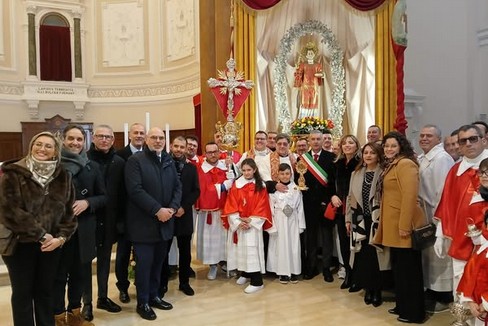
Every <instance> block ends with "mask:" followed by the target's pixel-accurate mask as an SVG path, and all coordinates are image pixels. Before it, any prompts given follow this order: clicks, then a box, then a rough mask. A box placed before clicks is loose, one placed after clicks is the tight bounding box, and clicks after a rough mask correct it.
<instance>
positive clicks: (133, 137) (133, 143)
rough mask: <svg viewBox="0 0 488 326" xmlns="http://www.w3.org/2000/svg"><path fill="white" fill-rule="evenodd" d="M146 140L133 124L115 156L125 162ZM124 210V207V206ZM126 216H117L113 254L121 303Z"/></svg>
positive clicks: (127, 246) (125, 282) (125, 283)
mask: <svg viewBox="0 0 488 326" xmlns="http://www.w3.org/2000/svg"><path fill="white" fill-rule="evenodd" d="M145 139H146V128H145V127H144V125H143V124H142V123H138V122H136V123H133V124H132V125H131V126H130V129H129V141H130V142H129V144H128V145H127V146H125V147H124V148H122V149H120V150H118V151H117V152H116V154H117V155H118V156H120V157H122V158H123V159H124V161H127V160H128V159H129V157H131V156H132V155H133V154H135V153H140V152H142V148H143V147H144V142H145ZM124 191H125V188H124ZM124 208H125V206H124ZM125 222H126V216H125V214H124V215H120V216H117V222H116V223H117V224H116V229H117V252H116V254H115V277H116V278H117V283H116V286H117V288H118V289H119V300H120V302H122V303H129V302H130V297H129V292H128V291H129V285H130V282H129V273H128V267H129V263H130V254H131V251H132V243H131V242H130V241H129V239H128V237H127V230H126V225H125Z"/></svg>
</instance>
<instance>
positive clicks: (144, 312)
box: [136, 303, 157, 320]
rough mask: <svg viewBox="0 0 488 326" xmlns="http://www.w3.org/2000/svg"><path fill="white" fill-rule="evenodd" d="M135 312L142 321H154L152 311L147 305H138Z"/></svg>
mask: <svg viewBox="0 0 488 326" xmlns="http://www.w3.org/2000/svg"><path fill="white" fill-rule="evenodd" d="M136 311H137V313H138V314H139V316H141V318H142V319H146V320H154V319H156V317H157V316H156V314H155V313H154V310H152V308H151V307H150V306H149V305H148V304H147V303H144V304H138V305H137V308H136Z"/></svg>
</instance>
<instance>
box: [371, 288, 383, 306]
mask: <svg viewBox="0 0 488 326" xmlns="http://www.w3.org/2000/svg"><path fill="white" fill-rule="evenodd" d="M371 304H372V305H373V307H379V306H381V305H382V304H383V298H382V297H381V291H373V297H372V298H371Z"/></svg>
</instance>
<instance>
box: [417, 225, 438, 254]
mask: <svg viewBox="0 0 488 326" xmlns="http://www.w3.org/2000/svg"><path fill="white" fill-rule="evenodd" d="M435 231H436V226H435V224H434V223H429V224H427V225H424V226H422V227H420V228H417V229H413V230H412V249H414V250H424V249H427V248H429V247H432V246H433V245H434V242H435V240H436V236H435Z"/></svg>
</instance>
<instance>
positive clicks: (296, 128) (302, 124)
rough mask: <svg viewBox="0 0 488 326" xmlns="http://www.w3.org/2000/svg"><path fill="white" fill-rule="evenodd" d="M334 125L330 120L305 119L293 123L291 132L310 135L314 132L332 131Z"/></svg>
mask: <svg viewBox="0 0 488 326" xmlns="http://www.w3.org/2000/svg"><path fill="white" fill-rule="evenodd" d="M332 128H334V123H333V122H332V120H330V119H320V118H316V117H305V118H301V119H296V120H295V121H293V122H292V123H291V126H290V132H291V133H292V134H293V135H296V134H308V133H310V131H312V130H320V131H322V132H324V131H325V130H332Z"/></svg>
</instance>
